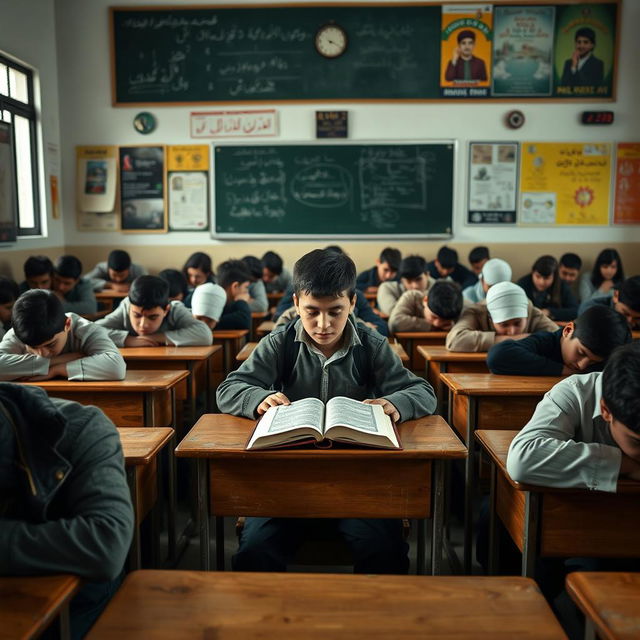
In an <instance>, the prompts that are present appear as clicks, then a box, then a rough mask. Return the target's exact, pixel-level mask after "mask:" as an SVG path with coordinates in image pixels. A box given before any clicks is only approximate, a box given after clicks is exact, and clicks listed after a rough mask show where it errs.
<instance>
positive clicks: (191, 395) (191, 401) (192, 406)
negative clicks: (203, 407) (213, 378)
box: [187, 360, 196, 427]
mask: <svg viewBox="0 0 640 640" xmlns="http://www.w3.org/2000/svg"><path fill="white" fill-rule="evenodd" d="M187 370H188V371H189V377H188V378H187V404H188V405H189V427H192V426H193V424H194V423H195V421H196V394H195V390H196V381H195V379H194V377H193V361H192V360H189V361H187Z"/></svg>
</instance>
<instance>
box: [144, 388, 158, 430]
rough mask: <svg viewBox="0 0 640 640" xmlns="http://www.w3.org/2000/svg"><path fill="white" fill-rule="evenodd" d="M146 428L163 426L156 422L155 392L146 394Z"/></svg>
mask: <svg viewBox="0 0 640 640" xmlns="http://www.w3.org/2000/svg"><path fill="white" fill-rule="evenodd" d="M142 419H143V420H144V426H145V427H159V426H162V425H159V424H157V422H156V411H155V403H154V401H153V392H152V391H150V392H149V393H145V394H144V412H143V414H142Z"/></svg>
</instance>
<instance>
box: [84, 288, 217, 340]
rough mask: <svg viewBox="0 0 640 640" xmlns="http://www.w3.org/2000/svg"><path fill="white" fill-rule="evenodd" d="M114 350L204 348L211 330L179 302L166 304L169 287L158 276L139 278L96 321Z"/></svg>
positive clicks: (210, 338)
mask: <svg viewBox="0 0 640 640" xmlns="http://www.w3.org/2000/svg"><path fill="white" fill-rule="evenodd" d="M96 324H99V325H100V326H102V327H104V328H105V329H106V330H107V333H108V334H109V337H110V338H111V339H112V340H113V341H114V342H115V343H116V345H117V346H118V347H155V346H159V345H175V346H176V347H185V346H208V345H210V344H211V341H212V335H211V330H210V329H209V327H207V325H206V324H205V323H204V322H200V320H196V319H195V318H194V317H193V316H192V315H191V312H190V311H189V309H187V308H186V307H185V306H184V305H183V304H182V302H177V301H174V302H169V285H168V284H167V282H166V281H165V280H163V279H162V278H159V277H158V276H140V277H139V278H136V279H135V280H134V281H133V284H132V285H131V289H130V290H129V295H128V297H126V298H124V300H123V301H122V302H121V303H120V305H119V306H118V308H117V309H116V310H115V311H113V312H112V313H110V314H109V315H108V316H106V317H104V318H100V320H98V321H97V322H96Z"/></svg>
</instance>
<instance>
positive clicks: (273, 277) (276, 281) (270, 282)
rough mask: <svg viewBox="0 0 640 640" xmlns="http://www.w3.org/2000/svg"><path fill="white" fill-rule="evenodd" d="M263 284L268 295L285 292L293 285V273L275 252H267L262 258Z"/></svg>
mask: <svg viewBox="0 0 640 640" xmlns="http://www.w3.org/2000/svg"><path fill="white" fill-rule="evenodd" d="M262 282H264V287H265V289H266V290H267V293H273V292H274V291H283V292H284V291H286V290H287V289H288V288H289V286H290V285H291V273H290V272H289V270H288V269H286V268H285V267H284V266H283V262H282V258H281V257H280V256H279V255H278V254H277V253H276V252H275V251H267V252H265V254H264V255H263V256H262Z"/></svg>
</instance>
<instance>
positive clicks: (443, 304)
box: [427, 280, 462, 320]
mask: <svg viewBox="0 0 640 640" xmlns="http://www.w3.org/2000/svg"><path fill="white" fill-rule="evenodd" d="M427 306H428V307H429V309H431V311H432V312H433V313H435V314H436V315H437V316H439V317H440V318H442V319H443V320H457V319H458V318H459V317H460V314H461V313H462V290H461V289H460V287H459V286H458V285H457V284H456V283H455V282H450V281H448V280H438V281H437V282H436V283H435V284H434V285H433V286H432V287H431V288H430V289H429V294H428V299H427Z"/></svg>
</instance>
